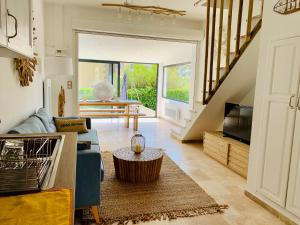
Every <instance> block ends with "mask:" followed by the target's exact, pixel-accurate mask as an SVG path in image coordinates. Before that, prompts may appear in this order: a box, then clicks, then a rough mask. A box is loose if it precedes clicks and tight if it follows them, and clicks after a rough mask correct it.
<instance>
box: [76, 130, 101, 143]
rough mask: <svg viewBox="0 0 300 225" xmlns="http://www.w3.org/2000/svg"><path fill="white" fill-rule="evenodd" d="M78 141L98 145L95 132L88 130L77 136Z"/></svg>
mask: <svg viewBox="0 0 300 225" xmlns="http://www.w3.org/2000/svg"><path fill="white" fill-rule="evenodd" d="M78 141H91V144H92V145H99V140H98V135H97V131H96V130H89V131H88V133H84V134H78Z"/></svg>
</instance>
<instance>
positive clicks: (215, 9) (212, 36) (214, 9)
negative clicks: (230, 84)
mask: <svg viewBox="0 0 300 225" xmlns="http://www.w3.org/2000/svg"><path fill="white" fill-rule="evenodd" d="M216 13H217V0H214V3H213V18H212V25H211V43H210V44H211V47H210V62H209V63H210V71H209V80H213V71H214V68H213V67H214V50H215V49H214V48H215V33H216V31H215V28H216ZM211 91H212V82H209V88H208V92H209V93H211Z"/></svg>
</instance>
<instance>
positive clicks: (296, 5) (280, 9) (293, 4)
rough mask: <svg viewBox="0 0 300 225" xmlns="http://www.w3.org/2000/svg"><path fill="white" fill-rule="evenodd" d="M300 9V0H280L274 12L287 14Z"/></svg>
mask: <svg viewBox="0 0 300 225" xmlns="http://www.w3.org/2000/svg"><path fill="white" fill-rule="evenodd" d="M297 11H300V0H279V1H278V2H277V3H276V4H275V6H274V12H277V13H279V14H282V15H287V14H291V13H295V12H297Z"/></svg>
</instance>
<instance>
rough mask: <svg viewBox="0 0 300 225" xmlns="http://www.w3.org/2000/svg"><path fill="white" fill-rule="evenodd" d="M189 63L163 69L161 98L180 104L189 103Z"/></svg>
mask: <svg viewBox="0 0 300 225" xmlns="http://www.w3.org/2000/svg"><path fill="white" fill-rule="evenodd" d="M190 81H191V63H182V64H176V65H169V66H165V67H164V84H163V97H164V98H167V99H171V100H174V101H180V102H185V103H188V102H189V95H190V91H189V90H190Z"/></svg>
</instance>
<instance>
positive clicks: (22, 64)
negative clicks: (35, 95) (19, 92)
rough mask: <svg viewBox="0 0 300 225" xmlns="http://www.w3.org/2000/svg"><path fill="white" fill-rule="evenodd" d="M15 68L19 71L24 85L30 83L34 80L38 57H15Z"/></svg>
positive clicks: (20, 79)
mask: <svg viewBox="0 0 300 225" xmlns="http://www.w3.org/2000/svg"><path fill="white" fill-rule="evenodd" d="M14 63H15V68H16V70H17V71H18V73H19V81H20V85H21V86H22V87H26V86H29V85H30V82H32V81H33V76H34V71H36V65H37V59H36V58H35V57H34V58H32V59H22V58H15V59H14Z"/></svg>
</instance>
